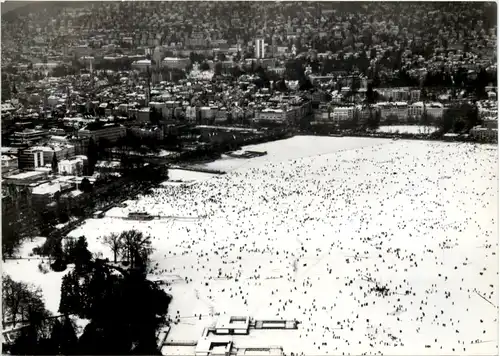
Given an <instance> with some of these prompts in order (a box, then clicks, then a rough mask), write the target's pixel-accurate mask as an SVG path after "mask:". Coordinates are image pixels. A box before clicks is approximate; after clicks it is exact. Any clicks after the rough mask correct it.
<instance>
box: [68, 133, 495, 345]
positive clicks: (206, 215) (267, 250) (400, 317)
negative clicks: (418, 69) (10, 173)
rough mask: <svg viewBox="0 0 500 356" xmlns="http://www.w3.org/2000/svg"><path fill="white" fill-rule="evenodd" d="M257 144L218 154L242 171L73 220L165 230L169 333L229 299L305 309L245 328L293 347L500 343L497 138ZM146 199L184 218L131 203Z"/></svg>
mask: <svg viewBox="0 0 500 356" xmlns="http://www.w3.org/2000/svg"><path fill="white" fill-rule="evenodd" d="M252 148H253V149H256V150H261V151H264V150H266V151H268V155H267V156H263V157H258V158H254V159H251V160H240V159H233V160H222V161H219V162H215V163H213V164H211V165H209V166H210V168H213V169H228V170H230V173H228V174H227V175H222V176H214V177H212V178H209V179H205V180H203V181H200V182H198V183H195V184H189V185H187V184H186V185H184V184H180V185H179V184H177V185H165V186H162V187H160V188H158V189H155V190H154V195H152V196H141V197H139V198H138V199H137V200H134V201H129V202H127V205H128V207H127V208H120V209H122V210H121V211H118V212H117V211H114V212H112V213H110V214H109V215H113V216H108V217H106V218H104V219H89V220H88V221H87V222H86V223H85V224H84V225H82V226H81V227H80V228H78V229H77V230H75V231H73V232H72V233H71V234H72V235H73V236H79V235H82V234H83V235H85V236H87V239H88V240H89V247H90V249H91V250H93V251H94V252H95V251H100V252H101V253H102V254H103V255H104V256H108V257H112V255H111V251H110V250H109V248H107V247H105V246H102V245H101V242H100V241H101V238H102V236H104V235H106V234H108V233H111V232H120V231H122V230H124V229H131V228H135V229H139V230H141V231H143V232H145V233H147V234H150V235H151V236H152V237H153V246H154V247H155V249H156V251H155V252H154V254H153V256H152V259H153V261H154V262H153V263H154V264H157V267H156V271H155V272H154V274H152V277H154V278H163V279H164V280H167V281H169V282H171V286H170V287H166V288H167V290H168V291H169V292H170V293H172V295H173V297H174V299H173V301H172V304H171V306H170V311H169V314H170V316H171V318H172V319H178V320H179V323H178V324H177V325H174V326H173V328H172V331H171V333H170V334H169V337H168V339H169V340H197V339H198V338H199V336H200V335H201V332H202V330H203V327H205V326H208V325H212V324H213V323H214V322H215V320H216V316H215V315H216V314H217V313H220V314H232V315H250V316H251V317H255V318H262V319H266V318H268V319H269V318H283V319H297V320H299V321H300V322H301V324H300V325H299V330H298V331H296V332H293V331H292V332H291V331H283V332H278V334H279V335H282V336H281V337H277V336H276V335H277V334H276V333H274V332H273V333H272V335H273V336H272V337H270V336H266V335H271V334H266V333H265V332H258V333H257V334H259V335H260V336H259V338H258V339H259V340H258V341H257V339H254V336H250V337H247V338H246V339H245V340H246V341H245V342H244V343H245V344H246V345H248V344H251V343H252V342H255V343H258V344H260V345H262V346H267V345H279V344H281V345H283V346H284V350H285V352H286V353H287V354H289V353H290V352H304V353H305V354H306V355H313V354H314V355H323V354H325V355H326V354H341V353H342V352H345V353H346V354H347V353H351V354H361V353H365V352H366V353H371V354H374V353H376V352H382V353H384V354H392V355H414V354H442V355H444V354H446V355H448V354H493V353H497V345H498V340H497V335H498V332H497V325H498V319H497V315H498V307H497V295H498V294H497V292H498V288H497V287H498V286H497V278H498V277H497V274H498V267H497V265H498V264H497V256H496V251H497V248H498V236H497V222H496V219H497V215H498V211H497V210H498V206H497V196H498V189H497V179H498V177H497V164H498V155H497V147H496V146H489V145H474V144H464V143H462V144H460V143H443V142H428V141H405V140H399V141H392V140H382V139H377V140H374V139H352V138H324V137H322V138H319V137H305V136H301V137H295V138H292V139H288V140H283V141H277V142H273V143H268V144H265V145H260V146H254V147H252ZM228 162H229V163H228ZM176 174H178V173H176ZM137 210H139V211H148V212H150V213H151V214H154V215H162V216H175V218H165V219H160V220H154V221H143V222H139V221H130V220H128V221H127V220H122V219H121V218H120V216H124V215H125V213H127V212H128V211H137ZM384 286H385V287H386V291H387V293H388V294H387V295H385V294H382V295H381V294H379V293H377V291H376V290H373V289H376V288H377V287H378V288H379V290H380V289H381V290H382V291H384V289H383V288H382V287H384ZM200 315H201V317H200ZM257 334H254V335H257ZM242 342H243V341H242ZM325 343H326V344H325Z"/></svg>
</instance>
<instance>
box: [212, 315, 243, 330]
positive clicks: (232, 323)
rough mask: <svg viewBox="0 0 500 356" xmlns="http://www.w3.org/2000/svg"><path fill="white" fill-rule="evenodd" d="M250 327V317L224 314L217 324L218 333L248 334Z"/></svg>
mask: <svg viewBox="0 0 500 356" xmlns="http://www.w3.org/2000/svg"><path fill="white" fill-rule="evenodd" d="M249 328H250V317H248V316H241V317H238V316H229V315H222V316H220V317H219V319H218V320H217V324H216V326H215V333H216V334H229V335H232V334H239V335H247V334H248V331H249Z"/></svg>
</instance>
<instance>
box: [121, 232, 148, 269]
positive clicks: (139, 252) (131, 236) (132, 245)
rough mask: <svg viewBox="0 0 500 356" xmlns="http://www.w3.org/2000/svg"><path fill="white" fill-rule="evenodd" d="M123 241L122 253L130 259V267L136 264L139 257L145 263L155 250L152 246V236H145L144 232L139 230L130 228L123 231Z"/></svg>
mask: <svg viewBox="0 0 500 356" xmlns="http://www.w3.org/2000/svg"><path fill="white" fill-rule="evenodd" d="M120 236H121V239H122V241H123V250H122V254H123V255H124V257H125V258H126V259H127V261H129V263H130V267H134V266H136V262H137V259H138V258H139V259H141V260H142V263H145V262H146V261H147V259H148V257H149V255H150V254H151V252H153V248H152V247H151V236H144V235H143V233H142V232H140V231H137V230H129V231H124V232H122V233H121V235H120Z"/></svg>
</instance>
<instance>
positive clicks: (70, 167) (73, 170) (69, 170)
mask: <svg viewBox="0 0 500 356" xmlns="http://www.w3.org/2000/svg"><path fill="white" fill-rule="evenodd" d="M58 168H59V174H63V175H82V171H83V159H82V158H80V157H78V158H73V159H65V160H62V161H61V162H59V163H58Z"/></svg>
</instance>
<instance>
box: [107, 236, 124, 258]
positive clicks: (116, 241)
mask: <svg viewBox="0 0 500 356" xmlns="http://www.w3.org/2000/svg"><path fill="white" fill-rule="evenodd" d="M122 235H123V234H120V235H118V234H115V233H111V234H110V235H107V236H104V238H103V243H104V244H105V245H107V246H109V248H111V251H113V257H114V262H115V263H116V258H117V257H118V255H119V254H120V252H121V251H122V249H123V248H124V241H123V239H122Z"/></svg>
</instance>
